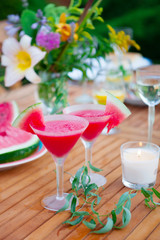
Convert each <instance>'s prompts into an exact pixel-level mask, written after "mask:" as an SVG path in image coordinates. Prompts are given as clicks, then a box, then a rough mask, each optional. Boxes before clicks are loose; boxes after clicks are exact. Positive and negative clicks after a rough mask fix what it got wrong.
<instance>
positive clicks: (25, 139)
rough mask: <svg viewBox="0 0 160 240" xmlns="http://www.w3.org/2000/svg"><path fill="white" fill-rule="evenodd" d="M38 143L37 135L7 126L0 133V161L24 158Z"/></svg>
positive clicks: (5, 161)
mask: <svg viewBox="0 0 160 240" xmlns="http://www.w3.org/2000/svg"><path fill="white" fill-rule="evenodd" d="M38 144H39V139H38V137H37V136H35V135H33V134H31V133H27V132H25V131H23V130H21V129H19V128H14V127H12V126H8V127H7V128H6V131H5V133H3V135H1V134H0V163H7V162H11V161H17V160H19V159H23V158H26V157H28V156H29V155H31V154H32V153H33V152H34V151H35V150H36V148H37V147H38Z"/></svg>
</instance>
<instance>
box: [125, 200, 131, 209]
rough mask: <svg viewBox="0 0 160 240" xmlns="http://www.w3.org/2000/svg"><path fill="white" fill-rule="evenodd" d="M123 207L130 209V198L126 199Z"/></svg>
mask: <svg viewBox="0 0 160 240" xmlns="http://www.w3.org/2000/svg"><path fill="white" fill-rule="evenodd" d="M125 208H127V209H129V210H130V208H131V199H128V201H127V202H126V204H125Z"/></svg>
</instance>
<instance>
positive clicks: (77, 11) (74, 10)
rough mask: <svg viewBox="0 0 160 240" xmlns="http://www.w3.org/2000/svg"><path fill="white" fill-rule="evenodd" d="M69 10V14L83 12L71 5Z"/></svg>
mask: <svg viewBox="0 0 160 240" xmlns="http://www.w3.org/2000/svg"><path fill="white" fill-rule="evenodd" d="M69 12H70V13H71V14H77V15H81V14H82V12H83V9H80V8H77V7H71V8H70V10H69Z"/></svg>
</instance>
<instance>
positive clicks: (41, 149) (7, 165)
mask: <svg viewBox="0 0 160 240" xmlns="http://www.w3.org/2000/svg"><path fill="white" fill-rule="evenodd" d="M46 152H47V149H46V148H45V147H44V146H43V144H42V143H41V142H39V146H38V148H37V150H36V151H35V152H34V153H32V154H31V155H30V156H28V157H26V158H23V159H21V160H17V161H14V162H8V163H1V164H0V171H2V170H6V169H9V168H13V167H16V166H19V165H21V164H24V163H28V162H32V161H34V160H36V159H37V158H39V157H41V156H43V155H44V154H45V153H46Z"/></svg>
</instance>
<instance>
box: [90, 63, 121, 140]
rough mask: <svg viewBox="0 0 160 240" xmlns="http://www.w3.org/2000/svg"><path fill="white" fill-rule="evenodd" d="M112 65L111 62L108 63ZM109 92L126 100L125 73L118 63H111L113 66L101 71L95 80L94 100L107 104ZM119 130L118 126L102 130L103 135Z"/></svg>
mask: <svg viewBox="0 0 160 240" xmlns="http://www.w3.org/2000/svg"><path fill="white" fill-rule="evenodd" d="M108 65H110V63H108ZM106 91H107V92H110V93H111V94H112V95H114V96H115V97H117V98H118V99H119V100H120V101H121V102H124V100H125V96H126V87H125V81H124V77H123V74H122V72H121V70H120V69H119V67H118V65H114V64H111V66H110V67H109V66H108V68H106V69H103V70H102V71H100V72H99V74H98V75H97V77H96V78H95V80H94V90H93V97H94V102H95V103H98V104H102V105H106V100H107V94H106ZM118 132H119V129H118V128H117V127H115V128H112V129H111V130H110V131H109V133H108V131H107V127H106V128H104V130H103V131H102V134H103V135H106V134H107V135H108V134H109V135H112V134H116V133H118Z"/></svg>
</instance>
